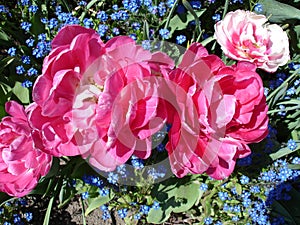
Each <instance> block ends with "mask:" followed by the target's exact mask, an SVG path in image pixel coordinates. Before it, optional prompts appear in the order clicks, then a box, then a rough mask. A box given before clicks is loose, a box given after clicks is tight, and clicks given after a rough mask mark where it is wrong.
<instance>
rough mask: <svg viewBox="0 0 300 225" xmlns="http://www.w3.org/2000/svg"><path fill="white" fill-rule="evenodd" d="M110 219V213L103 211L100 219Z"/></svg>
mask: <svg viewBox="0 0 300 225" xmlns="http://www.w3.org/2000/svg"><path fill="white" fill-rule="evenodd" d="M109 218H110V213H109V211H108V210H105V211H104V212H103V214H102V219H103V220H108V219H109Z"/></svg>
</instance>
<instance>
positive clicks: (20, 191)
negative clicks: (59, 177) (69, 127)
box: [0, 101, 52, 197]
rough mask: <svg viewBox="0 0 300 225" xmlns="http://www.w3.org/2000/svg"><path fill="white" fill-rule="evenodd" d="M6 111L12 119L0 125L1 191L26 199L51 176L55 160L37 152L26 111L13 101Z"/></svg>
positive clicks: (6, 119) (7, 118)
mask: <svg viewBox="0 0 300 225" xmlns="http://www.w3.org/2000/svg"><path fill="white" fill-rule="evenodd" d="M6 111H7V112H8V113H9V114H10V115H11V116H6V117H4V118H2V121H1V123H0V153H1V154H0V191H3V192H6V193H7V194H9V195H11V196H16V197H22V196H24V195H26V194H28V193H29V192H31V191H32V190H33V189H34V188H35V186H36V185H37V183H38V181H39V179H40V177H41V176H44V175H46V174H47V173H48V172H49V170H50V167H51V162H52V157H51V156H50V155H48V154H46V153H44V152H42V151H40V150H39V149H37V148H34V145H33V141H32V138H31V128H30V126H29V124H28V121H27V115H26V113H25V111H24V109H23V107H22V106H21V105H19V104H18V103H16V102H14V101H11V102H8V103H6Z"/></svg>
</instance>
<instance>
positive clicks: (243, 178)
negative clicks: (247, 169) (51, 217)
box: [240, 175, 250, 184]
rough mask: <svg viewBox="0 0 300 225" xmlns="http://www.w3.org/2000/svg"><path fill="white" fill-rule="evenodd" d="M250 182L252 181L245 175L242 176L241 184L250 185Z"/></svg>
mask: <svg viewBox="0 0 300 225" xmlns="http://www.w3.org/2000/svg"><path fill="white" fill-rule="evenodd" d="M249 181H250V179H249V177H247V176H245V175H242V176H241V178H240V182H241V184H248V183H249Z"/></svg>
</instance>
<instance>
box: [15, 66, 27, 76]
mask: <svg viewBox="0 0 300 225" xmlns="http://www.w3.org/2000/svg"><path fill="white" fill-rule="evenodd" d="M16 73H17V74H19V75H20V74H23V73H25V69H24V67H23V66H22V65H20V66H17V67H16Z"/></svg>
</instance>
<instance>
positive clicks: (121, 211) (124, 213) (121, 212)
mask: <svg viewBox="0 0 300 225" xmlns="http://www.w3.org/2000/svg"><path fill="white" fill-rule="evenodd" d="M118 215H119V217H120V218H121V219H124V218H125V217H126V216H127V209H126V208H124V209H119V210H118Z"/></svg>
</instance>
